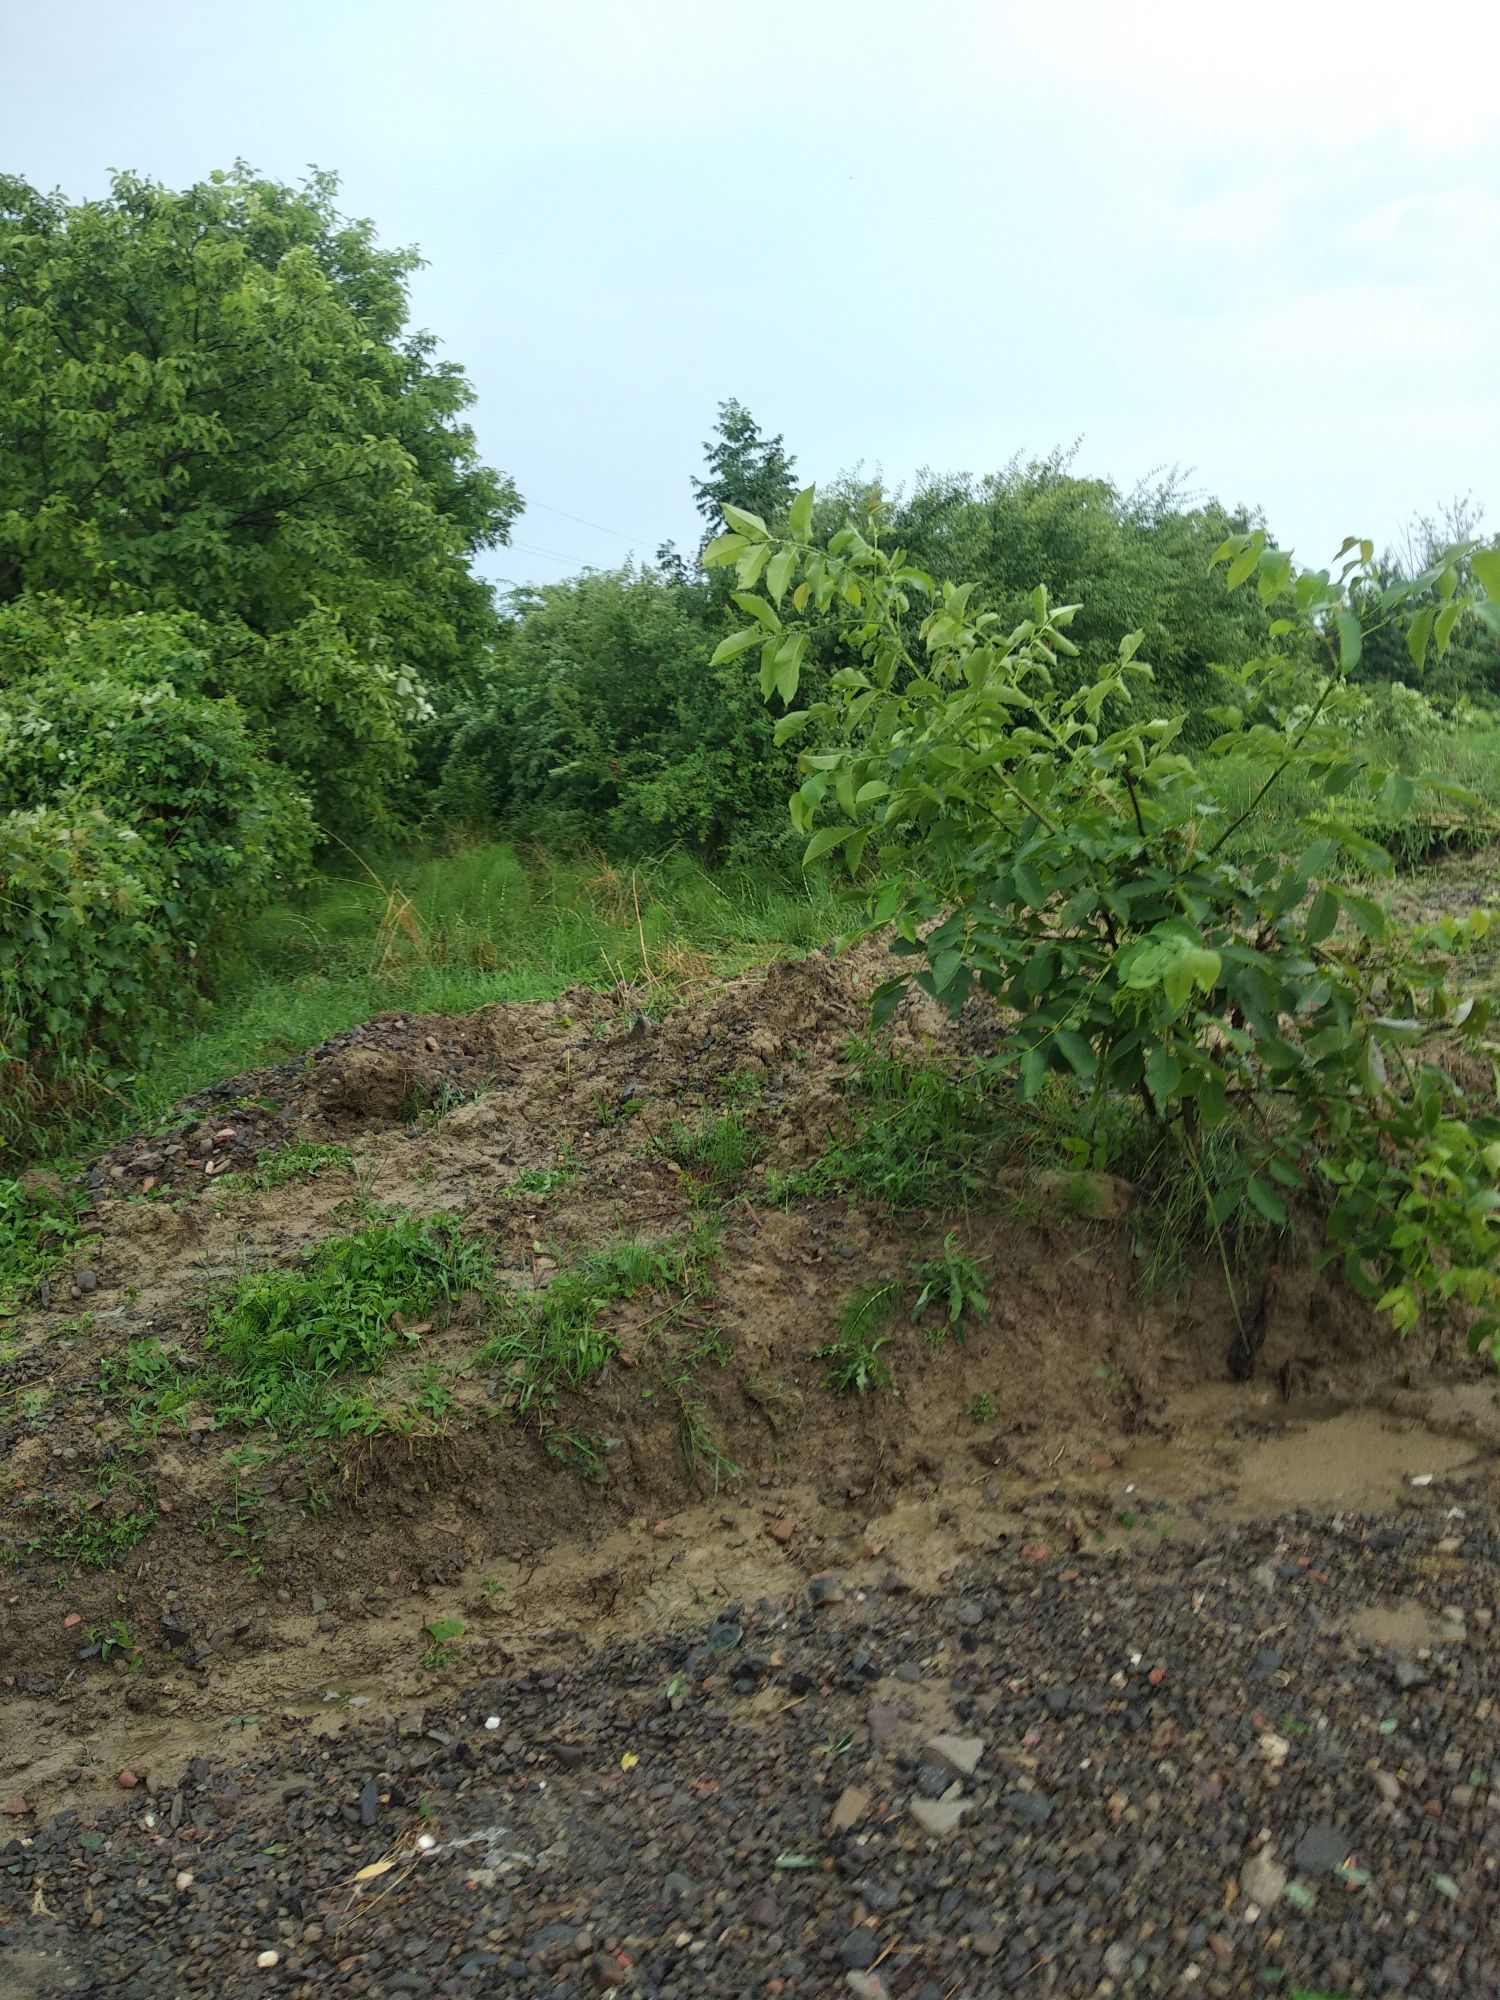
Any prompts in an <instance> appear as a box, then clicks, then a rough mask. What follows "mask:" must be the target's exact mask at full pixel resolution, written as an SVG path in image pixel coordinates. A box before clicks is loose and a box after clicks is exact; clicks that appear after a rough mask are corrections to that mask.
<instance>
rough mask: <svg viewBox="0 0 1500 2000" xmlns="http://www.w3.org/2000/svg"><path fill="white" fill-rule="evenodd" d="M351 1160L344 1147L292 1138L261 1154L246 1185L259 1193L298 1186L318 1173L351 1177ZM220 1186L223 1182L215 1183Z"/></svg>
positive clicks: (352, 1167) (352, 1166)
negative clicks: (284, 1144) (277, 1149)
mask: <svg viewBox="0 0 1500 2000" xmlns="http://www.w3.org/2000/svg"><path fill="white" fill-rule="evenodd" d="M353 1171H354V1161H353V1160H352V1159H351V1158H350V1155H349V1148H348V1147H347V1146H330V1145H314V1144H313V1142H312V1141H311V1140H310V1139H296V1140H294V1141H293V1142H292V1144H291V1145H290V1146H283V1147H282V1148H281V1150H280V1152H277V1153H264V1154H262V1156H261V1157H260V1159H258V1160H257V1161H256V1163H255V1171H254V1172H253V1173H252V1174H251V1175H250V1176H249V1179H250V1185H251V1186H252V1187H254V1188H258V1189H259V1190H260V1191H261V1192H262V1193H265V1192H267V1191H268V1190H269V1189H271V1188H284V1187H300V1186H301V1185H302V1183H303V1182H304V1181H311V1180H316V1179H317V1177H318V1175H319V1174H352V1173H353ZM219 1185H220V1187H222V1186H223V1185H224V1182H223V1181H220V1183H219Z"/></svg>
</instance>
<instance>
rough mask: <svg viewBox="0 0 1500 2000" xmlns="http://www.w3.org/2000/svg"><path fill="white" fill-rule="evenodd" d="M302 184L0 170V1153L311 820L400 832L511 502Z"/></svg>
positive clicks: (162, 989) (260, 887) (140, 1021)
mask: <svg viewBox="0 0 1500 2000" xmlns="http://www.w3.org/2000/svg"><path fill="white" fill-rule="evenodd" d="M334 197H335V186H334V183H333V181H332V180H331V179H330V178H328V177H326V176H318V175H315V176H313V177H312V178H311V179H309V180H308V181H307V182H306V183H305V184H304V185H303V186H301V187H298V188H291V187H285V186H281V185H278V184H276V183H274V182H270V181H266V180H263V179H260V178H258V177H256V176H255V175H254V174H252V173H251V172H250V171H249V170H248V169H246V168H244V167H237V168H236V169H235V170H234V171H233V172H231V173H226V174H216V175H214V176H213V177H212V178H211V179H210V180H208V181H207V182H204V183H202V184H200V185H198V186H196V187H191V188H188V189H187V190H185V191H184V192H181V193H174V192H172V191H170V190H168V189H165V188H162V187H160V186H157V185H156V184H154V183H152V182H149V181H145V180H141V179H139V178H137V177H135V176H133V175H119V176H116V178H115V180H114V183H113V186H112V190H111V192H110V194H109V196H108V197H107V198H106V199H104V200H102V201H95V202H83V203H78V204H69V203H68V202H67V201H65V200H64V199H63V198H62V197H61V196H60V195H44V194H42V193H40V192H38V191H37V190H36V189H35V188H32V187H30V186H28V185H27V184H26V183H25V182H24V181H21V180H18V179H16V178H13V177H8V176H7V177H0V1141H3V1138H4V1136H5V1135H6V1134H7V1133H9V1134H12V1135H13V1134H15V1133H17V1132H19V1131H23V1130H24V1129H26V1127H27V1126H28V1125H29V1124H30V1123H31V1122H32V1120H33V1119H34V1118H35V1117H36V1116H37V1115H38V1114H39V1113H40V1112H42V1111H45V1110H46V1109H47V1108H48V1106H49V1105H55V1104H56V1103H57V1102H58V1101H59V1097H60V1095H61V1096H66V1094H67V1092H68V1090H69V1088H70V1087H72V1088H84V1089H87V1088H91V1087H97V1086H98V1085H99V1084H100V1083H103V1084H104V1085H105V1086H106V1087H107V1086H108V1085H109V1083H110V1081H111V1077H112V1074H113V1072H115V1071H116V1070H118V1069H122V1068H124V1067H126V1066H128V1065H130V1064H132V1063H134V1062H136V1061H138V1060H139V1059H140V1058H141V1056H142V1054H143V1052H144V1051H145V1050H146V1049H147V1047H148V1045H149V1040H150V1037H151V1034H152V1032H153V1030H154V1029H156V1028H158V1027H159V1026H160V1025H161V1023H162V1022H163V1020H164V1019H165V1018H167V1016H168V1014H169V1013H174V1014H180V1011H181V1006H182V999H183V994H182V987H183V984H184V982H188V983H190V981H191V964H192V961H193V959H194V957H195V955H197V954H199V953H200V952H202V951H203V950H204V949H205V948H207V947H208V946H210V945H211V944H212V943H213V941H214V939H215V938H216V936H218V935H220V934H221V933H222V932H223V931H224V930H225V928H226V927H227V926H229V925H230V924H232V923H233V922H234V921H235V920H236V918H237V917H239V916H240V915H241V914H242V913H243V912H244V911H245V910H246V909H247V908H249V907H253V906H254V905H255V904H257V903H263V902H265V901H266V900H268V899H269V898H270V897H271V896H272V895H274V894H278V893H285V892H286V891H288V890H289V889H291V888H292V887H294V886H295V885H296V884H297V883H298V882H300V881H301V880H302V879H304V877H305V876H306V874H307V871H308V867H309V864H310V861H311V857H312V855H313V852H314V849H315V847H316V846H317V845H318V843H319V842H320V841H322V840H324V839H326V838H327V837H328V836H330V835H342V836H345V837H352V838H356V839H358V840H360V841H367V840H368V839H370V838H371V837H372V835H378V834H380V833H381V832H382V831H391V830H394V829H395V828H397V827H399V826H400V825H401V824H402V823H403V817H404V805H405V802H404V799H403V786H404V784H405V783H406V781H407V779H408V776H409V773H410V771H411V769H412V765H413V753H414V748H415V744H416V740H417V737H418V734H419V732H420V730H421V728H422V726H423V725H424V724H425V723H426V721H427V720H428V718H429V717H430V715H431V713H432V704H433V702H434V701H435V700H436V699H440V698H442V697H443V695H444V694H445V692H446V693H447V694H448V695H449V696H450V697H451V695H452V694H453V693H454V692H456V691H458V690H460V689H463V688H466V687H469V686H472V685H475V684H477V682H478V680H479V678H480V675H481V673H482V670H483V666H484V662H485V659H486V657H487V653H488V649H489V646H490V644H491V641H492V639H493V637H494V635H495V631H496V620H495V614H494V607H493V603H492V601H491V594H490V591H489V589H488V588H487V586H486V585H485V584H484V583H483V582H482V581H481V580H480V579H479V578H478V577H477V576H476V575H475V573H474V571H473V568H472V566H471V559H472V557H473V556H474V554H475V553H476V552H477V551H478V550H479V549H481V548H483V547H485V546H486V545H488V544H490V543H493V542H495V541H497V540H500V539H503V537H504V535H505V532H506V527H507V524H508V522H509V520H510V519H511V517H512V515H513V514H514V513H515V511H516V510H517V508H518V506H519V501H518V499H517V496H516V494H515V492H514V489H513V488H512V487H511V486H510V484H509V482H508V481H506V480H505V479H503V478H502V477H501V476H499V475H497V474H495V473H493V472H490V471H489V470H487V469H486V468H485V467H483V466H482V465H481V464H480V463H479V461H478V458H477V454H476V451H475V447H474V441H473V437H472V434H471V433H470V431H469V429H468V428H467V426H466V425H465V424H464V423H463V422H462V420H461V419H462V412H463V410H464V408H465V406H466V405H467V404H468V403H469V401H470V400H471V395H470V391H469V388H468V385H467V383H466V381H465V380H464V377H463V375H462V373H461V372H460V371H459V370H458V369H456V368H455V367H454V366H453V365H452V364H451V363H448V362H445V361H440V360H438V359H436V358H435V355H434V351H433V342H432V341H431V339H430V338H429V337H428V336H426V335H423V334H418V333H413V332H411V331H409V330H408V328H407V325H406V318H407V296H406V280H407V278H408V277H409V275H410V272H411V270H412V269H413V267H414V263H415V259H414V258H413V257H412V255H411V254H410V253H407V252H399V251H388V250H382V249H380V248H379V247H378V246H377V244H376V242H375V240H374V236H373V232H372V231H371V229H370V228H369V226H368V225H367V224H363V223H351V222H349V221H347V220H345V219H344V218H343V217H341V216H340V215H339V213H338V211H337V209H336V207H335V202H334Z"/></svg>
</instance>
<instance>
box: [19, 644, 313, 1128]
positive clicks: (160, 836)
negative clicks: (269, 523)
mask: <svg viewBox="0 0 1500 2000" xmlns="http://www.w3.org/2000/svg"><path fill="white" fill-rule="evenodd" d="M11 609H12V611H13V610H14V607H11ZM111 623H113V624H114V625H115V626H116V628H117V629H116V631H115V632H114V633H113V634H107V633H104V632H101V631H99V630H95V629H92V628H90V627H89V626H88V624H87V623H86V622H85V623H84V624H82V625H79V624H76V623H64V624H57V623H50V624H49V622H48V621H46V620H38V619H36V618H30V619H29V620H28V619H26V618H15V617H11V616H6V615H3V614H0V661H3V660H5V658H6V657H7V651H8V652H9V654H10V655H11V656H13V655H14V653H15V652H16V651H17V650H20V651H22V652H23V655H24V663H25V666H26V668H27V671H26V672H25V673H24V674H22V675H14V674H13V675H12V676H11V679H12V681H13V682H14V685H13V687H12V690H11V692H10V693H9V694H8V696H6V697H5V698H4V701H3V705H0V797H3V798H4V799H5V801H6V806H7V810H6V811H5V812H4V813H3V814H0V1138H3V1139H8V1140H9V1141H11V1142H15V1141H17V1140H19V1139H21V1138H22V1137H24V1135H25V1133H26V1131H27V1129H28V1128H29V1127H30V1126H31V1125H32V1123H33V1122H34V1120H35V1119H36V1118H37V1117H39V1116H41V1115H43V1114H44V1113H45V1112H46V1111H47V1109H48V1107H49V1106H52V1107H54V1108H55V1107H57V1106H58V1105H59V1104H60V1103H62V1102H64V1101H66V1099H67V1098H68V1097H69V1096H82V1097H86V1096H87V1095H88V1094H89V1092H90V1090H91V1089H92V1088H94V1087H96V1086H97V1085H98V1083H100V1082H101V1081H102V1082H107V1081H108V1080H109V1075H110V1073H111V1071H113V1070H114V1069H115V1068H116V1067H118V1066H120V1065H125V1064H134V1063H137V1062H139V1061H141V1060H143V1059H144V1058H145V1057H146V1056H147V1055H148V1053H149V1051H150V1048H151V1045H152V1043H153V1040H154V1039H155V1037H156V1035H157V1034H158V1033H159V1031H160V1029H161V1027H162V1025H163V1023H164V1022H165V1021H166V1020H167V1019H168V1018H169V1013H177V1014H180V1011H181V998H180V983H181V980H182V978H183V975H184V973H185V971H186V970H187V968H189V967H190V966H191V965H192V963H193V961H194V960H195V959H196V958H197V957H198V956H199V954H200V953H201V952H202V951H203V950H204V949H205V948H206V947H207V946H209V945H211V944H212V942H213V940H214V939H215V937H216V936H217V935H218V934H219V932H220V931H221V930H222V928H223V927H224V925H225V924H226V923H228V922H229V921H230V920H231V919H232V917H233V916H234V915H235V914H236V913H237V912H243V911H245V910H248V909H251V908H253V907H255V906H256V905H258V904H260V903H263V902H264V901H266V900H267V899H268V898H269V897H270V896H271V895H272V894H274V893H276V892H277V891H278V890H280V889H284V888H285V887H287V886H289V885H290V884H292V883H293V882H295V881H297V880H299V879H300V878H301V877H302V876H303V874H304V873H305V872H306V869H307V867H308V864H309V861H310V857H311V852H312V843H313V827H312V821H311V817H310V814H309V810H308V804H307V800H306V799H305V797H304V796H303V794H302V793H301V791H300V790H299V789H298V787H297V786H296V784H295V783H294V782H293V781H292V779H291V778H290V777H289V776H288V775H287V774H286V773H284V772H281V771H278V770H276V769H275V768H274V767H272V766H271V765H269V764H267V763H266V762H265V761H264V759H263V758H261V757H260V756H259V755H258V753H257V750H256V747H255V745H254V743H253V741H252V739H251V737H250V734H249V732H248V731H247V729H246V726H245V723H244V720H243V718H242V716H241V715H240V713H239V711H238V709H237V708H236V707H235V705H234V704H233V703H232V702H230V701H227V700H223V699H218V700H216V699H213V698H211V697H208V696H205V695H202V694H198V693H191V692H189V693H183V692H179V691H178V689H176V688H175V687H173V686H172V685H170V684H169V683H167V682H164V681H160V680H152V679H150V678H149V677H148V675H149V673H150V671H151V670H152V669H153V668H159V667H160V666H161V665H162V661H163V655H164V653H172V652H173V651H174V649H177V650H181V651H182V652H184V653H185V655H186V657H187V658H188V659H189V661H190V662H191V663H192V664H191V666H190V668H189V669H187V670H185V678H188V679H191V678H192V673H193V672H194V671H196V664H197V662H196V655H194V654H193V653H192V648H191V646H190V644H189V643H188V641H187V639H186V638H185V637H184V635H183V634H182V632H180V631H179V630H178V629H177V628H176V627H175V626H174V625H173V623H172V621H171V620H149V619H148V620H139V621H136V620H122V621H111ZM111 637H114V638H115V639H116V640H117V641H118V648H117V652H116V653H115V654H114V655H113V657H115V658H117V659H118V661H119V664H120V667H121V671H120V672H119V673H117V674H109V673H106V672H105V671H104V670H103V665H102V662H103V660H104V658H106V657H110V654H109V641H110V638H111ZM39 638H46V639H48V640H49V641H50V649H49V650H44V649H42V648H41V647H39V646H38V644H37V643H36V642H37V641H38V639H39Z"/></svg>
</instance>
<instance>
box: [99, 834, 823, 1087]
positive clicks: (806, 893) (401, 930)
mask: <svg viewBox="0 0 1500 2000" xmlns="http://www.w3.org/2000/svg"><path fill="white" fill-rule="evenodd" d="M846 915H847V904H846V903H845V902H844V901H843V900H842V898H841V896H840V893H839V891H838V889H837V887H836V885H832V886H825V885H822V884H817V883H813V882H811V881H809V882H792V881H789V880H787V879H786V878H784V877H779V876H776V875H773V874H770V873H760V872H756V871H752V870H748V869H739V870H723V871H720V872H718V873H716V874H714V875H709V874H708V873H706V872H705V871H704V870H703V869H702V868H700V867H698V866H697V865H696V864H695V863H693V862H691V861H689V860H688V859H686V858H685V857H683V856H679V855H673V856H669V857H668V858H667V859H666V860H664V861H659V862H654V863H647V864H641V865H638V866H636V867H634V868H631V867H617V866H615V865H613V864H611V863H609V862H607V861H605V860H604V859H602V858H601V857H598V856H592V857H590V856H583V857H579V858H568V859H558V858H555V857H553V856H551V855H548V854H545V853H539V852H529V853H522V852H518V851H517V850H516V849H515V848H513V847H510V846H506V845H503V844H497V845H490V846H480V847H471V848H466V849H464V850H462V851H460V852H458V853H455V854H451V855H445V856H442V857H435V858H427V859H422V860H415V861H408V862H396V863H392V864H389V865H387V866H382V867H381V868H380V869H379V870H378V871H376V870H374V869H371V868H368V867H366V866H364V865H363V864H361V863H359V862H358V861H357V860H356V859H355V858H354V857H353V856H349V857H346V858H345V860H344V865H343V867H341V868H340V870H339V872H338V873H337V874H336V875H329V876H325V877H323V878H321V879H320V880H319V881H318V882H317V883H316V884H315V885H314V886H313V888H312V889H311V891H310V892H309V893H308V894H306V895H305V896H303V897H302V898H300V899H299V900H297V901H296V902H291V903H287V904H283V905H280V906H278V907H276V908H273V909H271V910H268V911H266V912H265V913H264V914H263V915H261V916H260V917H258V918H257V919H255V920H254V921H253V922H251V923H249V924H247V925H246V927H245V928H244V930H243V931H242V932H241V933H240V935H239V937H238V938H237V939H236V940H235V946H234V950H233V952H232V954H229V955H225V956H221V958H220V961H219V963H218V964H217V965H216V966H215V967H214V968H213V969H212V987H213V992H214V996H215V997H214V1004H213V1008H212V1012H211V1014H210V1015H209V1017H208V1018H207V1020H206V1021H205V1022H204V1024H203V1025H202V1026H201V1027H200V1028H197V1029H194V1030H190V1031H189V1032H187V1033H185V1034H184V1035H182V1036H181V1037H180V1038H178V1039H177V1040H176V1041H175V1042H174V1043H172V1044H171V1045H170V1046H169V1047H167V1048H165V1049H163V1050H162V1052H161V1053H160V1055H159V1056H158V1057H157V1058H156V1060H155V1061H154V1062H153V1063H152V1064H151V1065H150V1067H149V1068H148V1069H147V1071H146V1072H145V1074H144V1075H143V1076H141V1077H140V1078H139V1079H138V1080H137V1082H136V1084H135V1086H134V1088H133V1089H132V1090H131V1092H130V1093H129V1096H130V1102H131V1107H132V1109H133V1110H135V1111H136V1112H137V1113H139V1114H140V1115H142V1116H150V1115H153V1114H154V1113H156V1112H158V1111H160V1110H162V1109H164V1108H165V1107H166V1106H168V1105H170V1104H172V1103H173V1102H175V1101H176V1100H177V1099H178V1098H179V1097H183V1096H186V1095H187V1094H188V1093H190V1092H191V1091H194V1090H198V1089H201V1088H203V1086H204V1085H206V1084H209V1083H213V1082H217V1081H219V1080H220V1079H222V1078H224V1077H226V1076H233V1075H235V1074H237V1073H238V1072H240V1071H242V1070H247V1069H254V1068H257V1067H259V1066H261V1065H263V1064H266V1063H273V1062H280V1061H284V1060H287V1059H288V1058H291V1057H294V1056H297V1055H300V1054H302V1053H303V1052H304V1051H306V1050H307V1049H310V1048H313V1047H315V1046H316V1045H317V1043H319V1042H320V1041H322V1040H324V1039H325V1038H326V1037H327V1036H329V1035H333V1034H338V1033H340V1032H342V1031H343V1030H345V1029H348V1028H352V1027H355V1026H356V1025H357V1024H358V1023H359V1022H361V1021H364V1020H366V1019H368V1017H369V1016H370V1015H371V1014H375V1013H379V1012H381V1011H383V1010H386V1009H392V1008H400V1009H403V1010H408V1009H409V1010H410V1011H412V1012H415V1013H437V1014H441V1013H462V1012H465V1011H467V1010H469V1009H471V1008H475V1007H482V1006H485V1005H487V1004H488V1003H490V1002H492V1001H500V1000H546V999H551V998H553V997H554V996H555V995H557V994H558V993H561V992H562V991H563V990H564V989H565V988H566V987H568V986H573V985H597V986H606V987H607V986H612V985H615V984H616V983H618V982H621V981H623V982H626V983H629V984H631V985H634V986H639V987H645V988H647V989H652V990H656V991H659V992H661V993H662V994H663V995H666V994H668V993H670V992H671V991H673V990H674V989H676V988H678V987H680V986H681V985H682V984H683V983H685V982H690V981H691V980H692V979H694V978H697V977H702V978H707V977H710V976H713V975H720V974H723V973H726V972H732V971H736V970H739V969H741V968H742V967H744V966H745V965H748V964H751V963H753V962H755V961H756V960H758V959H763V958H766V957H770V956H774V955H776V954H779V953H784V952H797V951H808V950H811V949H812V948H814V947H815V946H817V945H820V944H825V943H826V942H827V941H828V940H829V939H830V938H831V937H832V936H833V935H834V933H835V932H836V931H837V930H838V929H839V927H840V924H841V922H842V921H843V920H844V918H845V916H846Z"/></svg>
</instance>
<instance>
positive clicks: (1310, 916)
mask: <svg viewBox="0 0 1500 2000" xmlns="http://www.w3.org/2000/svg"><path fill="white" fill-rule="evenodd" d="M1338 920H1339V899H1338V897H1337V895H1336V894H1335V893H1334V891H1333V890H1332V889H1320V890H1319V891H1318V893H1317V895H1316V896H1314V897H1313V899H1312V907H1311V908H1310V909H1309V911H1308V913H1307V924H1306V927H1305V929H1304V930H1303V933H1302V935H1303V938H1304V939H1305V940H1306V942H1307V943H1308V944H1310V945H1314V944H1321V943H1322V942H1323V940H1324V938H1326V937H1328V936H1330V935H1331V933H1332V931H1333V928H1334V926H1335V924H1337V922H1338Z"/></svg>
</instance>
